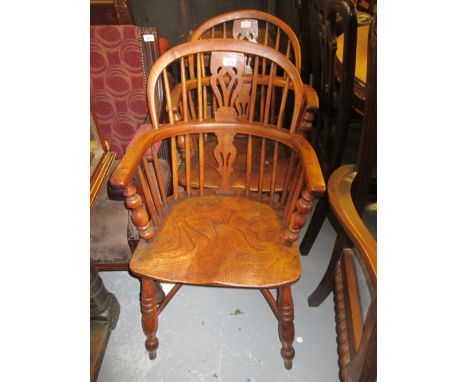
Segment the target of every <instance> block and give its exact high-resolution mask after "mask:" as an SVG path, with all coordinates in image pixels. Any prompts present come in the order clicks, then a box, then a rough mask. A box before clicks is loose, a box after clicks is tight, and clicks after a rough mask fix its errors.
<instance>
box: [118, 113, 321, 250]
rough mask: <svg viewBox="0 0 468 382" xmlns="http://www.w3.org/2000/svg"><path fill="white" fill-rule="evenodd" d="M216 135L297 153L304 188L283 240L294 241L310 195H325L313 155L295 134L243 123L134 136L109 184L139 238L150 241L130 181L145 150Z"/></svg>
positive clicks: (206, 124)
mask: <svg viewBox="0 0 468 382" xmlns="http://www.w3.org/2000/svg"><path fill="white" fill-rule="evenodd" d="M216 132H224V133H233V134H235V133H238V134H252V135H255V136H259V137H265V138H267V139H272V140H275V141H278V142H281V143H283V144H285V145H287V146H289V147H291V148H292V149H293V150H294V151H295V152H296V153H297V155H298V157H299V159H300V161H301V165H302V168H303V169H304V182H305V187H304V189H303V191H302V194H301V198H300V199H299V200H298V201H297V202H296V211H295V212H294V213H293V215H292V217H291V220H290V227H291V229H290V230H291V231H292V233H291V234H290V235H289V236H288V238H287V240H286V241H288V242H289V243H292V242H293V241H294V240H297V236H298V235H299V234H298V230H299V231H300V229H301V228H302V227H303V226H304V224H305V216H306V215H307V214H308V213H309V212H310V210H311V209H312V206H313V199H312V198H313V196H312V195H315V196H317V195H321V194H323V193H324V192H325V181H324V179H323V175H322V171H321V169H320V165H319V161H318V159H317V155H316V154H315V151H314V149H313V148H312V146H311V145H310V143H308V142H307V141H306V139H305V138H304V137H302V136H301V135H299V134H294V133H293V134H291V133H289V132H288V131H287V130H284V129H273V128H271V127H266V126H261V125H259V124H252V123H247V122H243V123H241V122H236V123H231V122H187V123H184V122H180V123H178V124H177V125H162V126H160V128H159V129H158V130H156V129H154V130H149V131H147V132H145V133H143V134H142V135H141V136H140V137H138V139H137V140H136V141H135V142H134V143H133V144H132V146H131V147H130V148H129V149H128V150H127V152H126V153H125V155H124V157H123V158H122V160H121V161H120V163H119V164H118V166H117V168H116V169H115V171H114V173H113V174H112V177H111V180H110V183H111V185H112V186H113V187H118V188H123V189H125V190H126V191H125V196H126V204H127V207H128V208H130V209H132V218H134V222H135V225H137V227H138V229H139V231H140V234H141V235H142V237H143V238H145V239H147V240H150V239H151V237H152V235H153V233H152V231H151V228H150V226H149V225H148V216H147V214H146V211H145V210H144V209H143V207H142V201H141V197H140V196H139V195H137V194H136V192H135V187H134V185H133V183H132V178H133V176H134V174H135V172H136V171H137V169H138V166H139V163H140V161H141V159H142V158H143V156H144V155H145V153H146V152H147V150H148V149H149V148H150V147H151V145H152V144H154V143H155V142H158V141H161V140H163V139H166V138H170V137H173V136H179V135H184V134H195V133H216ZM135 195H136V196H135ZM135 219H136V220H135ZM296 233H297V235H296Z"/></svg>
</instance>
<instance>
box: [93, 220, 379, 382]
mask: <svg viewBox="0 0 468 382" xmlns="http://www.w3.org/2000/svg"><path fill="white" fill-rule="evenodd" d="M375 215H376V214H375V213H367V216H366V220H367V221H368V224H369V225H370V226H371V230H372V231H374V232H375V231H376V216H375ZM334 240H335V232H334V230H333V228H332V227H331V225H330V223H329V222H328V221H326V222H325V225H324V226H323V228H322V230H321V232H320V234H319V236H318V239H317V241H316V243H315V244H314V246H313V248H312V250H311V252H310V254H309V255H308V256H302V257H301V261H302V277H301V279H300V280H299V281H298V283H296V284H295V285H294V286H293V288H292V290H293V297H294V308H295V320H294V323H295V336H296V340H295V341H294V348H295V350H296V355H295V358H294V360H293V368H292V370H286V369H285V368H284V366H283V360H282V358H281V355H280V348H281V343H280V340H279V337H278V324H277V321H276V319H275V317H274V315H273V313H272V312H271V310H270V307H269V306H268V304H267V302H266V301H265V299H264V298H263V296H262V294H261V293H260V291H258V290H247V289H232V288H215V287H196V286H184V287H182V289H181V290H180V291H179V292H178V293H177V294H176V295H175V297H174V298H173V299H172V301H171V302H170V304H169V305H168V306H167V307H166V308H165V310H164V312H163V313H162V315H161V316H160V319H159V329H158V338H159V348H158V355H157V359H156V360H154V361H150V360H149V358H148V356H147V352H146V349H145V346H144V342H145V336H144V334H143V330H142V326H141V313H140V303H139V291H140V284H139V281H138V279H136V278H134V277H132V276H131V275H130V274H129V273H127V272H101V273H100V274H101V276H102V279H103V281H104V284H105V285H106V287H107V289H108V290H109V291H110V292H111V293H114V294H115V295H116V297H117V299H118V301H119V303H120V317H119V321H118V323H117V327H116V328H115V329H114V331H113V332H112V333H111V336H110V339H109V344H108V346H107V351H106V353H105V356H104V359H103V362H102V366H101V371H100V374H99V378H98V382H120V381H122V382H123V381H138V382H146V381H161V382H164V381H165V382H178V381H200V382H202V381H218V382H221V381H222V382H258V381H266V382H276V381H304V382H306V381H307V382H309V381H310V382H315V381H316V382H334V381H338V364H337V359H338V357H337V351H336V334H335V321H334V310H333V297H332V295H330V296H328V298H327V299H326V300H325V302H324V303H323V304H322V305H321V306H320V307H318V308H310V307H309V306H308V305H307V297H308V295H309V294H310V293H311V292H312V291H313V290H314V288H315V287H316V286H317V285H318V283H319V281H320V279H321V277H322V276H323V274H324V271H325V269H326V266H327V264H328V261H329V258H330V255H331V253H332V249H333V243H334ZM272 293H273V295H274V296H276V292H275V291H272Z"/></svg>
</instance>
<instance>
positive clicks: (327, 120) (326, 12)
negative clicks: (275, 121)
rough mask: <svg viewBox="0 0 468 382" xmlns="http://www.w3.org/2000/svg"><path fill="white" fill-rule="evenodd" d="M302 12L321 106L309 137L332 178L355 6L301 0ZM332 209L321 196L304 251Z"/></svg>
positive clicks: (339, 149)
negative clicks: (340, 41) (338, 64)
mask: <svg viewBox="0 0 468 382" xmlns="http://www.w3.org/2000/svg"><path fill="white" fill-rule="evenodd" d="M302 14H303V18H302V21H303V29H304V37H305V41H306V45H305V49H308V48H309V50H310V52H309V53H308V54H309V62H310V66H309V70H310V72H311V74H312V79H313V82H312V86H313V87H314V89H317V92H318V94H319V99H320V109H319V112H318V115H317V118H316V122H315V123H314V131H313V132H312V134H311V135H310V139H311V142H312V144H313V146H314V148H315V149H316V151H317V154H318V156H319V160H320V165H321V166H322V170H323V173H324V177H325V179H328V177H329V176H330V174H331V173H332V172H333V171H334V170H335V169H336V168H338V167H339V166H340V165H341V161H342V159H343V152H344V148H345V143H346V136H347V131H348V127H349V122H350V115H351V103H352V99H353V84H354V71H355V63H356V30H357V17H356V10H355V6H354V4H353V2H352V1H351V0H308V1H304V3H303V4H302ZM338 19H339V20H340V25H341V27H342V29H343V31H344V32H343V35H344V49H343V52H344V53H343V56H344V57H343V65H342V68H341V74H340V78H341V82H340V83H339V87H338V86H336V85H337V82H336V80H335V61H336V59H335V56H336V48H337V47H336V39H337V33H338V31H337V22H338ZM335 99H336V102H335ZM335 105H336V106H335ZM335 107H336V110H335ZM328 211H329V205H328V200H327V199H326V198H322V199H321V200H320V201H319V203H318V205H317V208H316V209H315V211H314V214H313V215H312V219H311V221H310V223H309V226H308V228H307V232H306V234H305V236H304V239H303V240H302V243H301V245H300V251H301V254H302V255H307V254H308V253H309V251H310V249H311V248H312V245H313V243H314V242H315V239H316V238H317V236H318V233H319V232H320V229H321V227H322V225H323V223H324V221H325V219H326V217H327V214H328Z"/></svg>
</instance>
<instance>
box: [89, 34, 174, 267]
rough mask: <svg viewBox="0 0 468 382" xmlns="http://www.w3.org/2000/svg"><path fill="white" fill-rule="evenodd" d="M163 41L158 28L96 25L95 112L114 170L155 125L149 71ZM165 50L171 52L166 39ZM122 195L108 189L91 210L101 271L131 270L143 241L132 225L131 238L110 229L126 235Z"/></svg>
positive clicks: (95, 254)
mask: <svg viewBox="0 0 468 382" xmlns="http://www.w3.org/2000/svg"><path fill="white" fill-rule="evenodd" d="M158 42H159V39H158V34H157V31H156V29H155V28H153V27H137V26H135V25H96V26H91V41H90V50H91V54H90V58H91V60H90V61H91V62H90V72H91V89H90V90H91V97H90V98H91V109H92V111H93V116H94V122H95V124H96V127H97V130H98V131H99V133H100V136H101V137H102V139H103V140H105V141H107V142H108V144H109V146H110V150H111V151H113V152H115V153H116V157H117V160H116V163H115V164H114V166H113V167H115V166H116V165H117V163H118V162H119V158H120V157H122V155H123V153H124V152H125V150H126V149H127V147H128V145H129V144H130V143H131V141H132V139H133V138H134V137H137V136H139V135H140V134H141V133H142V132H143V131H146V130H148V129H152V125H151V124H150V123H149V124H145V122H146V118H147V115H148V106H147V103H146V73H149V70H150V69H151V67H152V65H153V63H154V62H155V61H156V59H157V58H158V57H159V55H160V49H159V44H158ZM164 46H165V47H166V49H167V40H166V42H165V43H164ZM148 120H149V119H148ZM167 155H168V152H167V150H164V148H159V152H158V157H160V159H159V164H160V167H161V169H162V172H163V181H164V183H165V184H169V183H170V180H169V179H170V174H169V167H168V165H167V162H165V160H164V159H167ZM112 170H113V169H111V172H110V173H112ZM119 191H120V190H114V189H112V188H108V192H107V193H106V192H105V187H103V190H101V192H100V194H99V195H98V198H97V201H96V203H95V206H94V208H93V209H92V212H91V259H92V261H93V264H94V265H95V267H96V269H97V270H98V271H100V270H127V269H128V261H129V259H130V257H131V250H130V247H129V243H130V245H131V246H133V245H132V244H135V241H137V240H138V235H136V236H135V235H134V232H133V231H135V230H132V228H133V227H132V225H131V224H130V226H129V227H128V231H129V233H128V235H125V234H123V235H122V236H121V237H117V236H116V235H115V234H112V231H109V230H110V229H111V228H112V229H114V228H115V227H116V226H122V232H123V233H124V232H125V229H126V227H127V225H128V212H127V210H126V209H125V208H124V207H123V206H122V205H121V203H117V205H118V206H119V207H121V208H118V207H116V202H115V201H114V200H110V199H109V197H110V198H111V199H119V196H121V195H120V194H121V192H119ZM108 194H109V197H108Z"/></svg>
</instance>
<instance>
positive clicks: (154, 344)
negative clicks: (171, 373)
mask: <svg viewBox="0 0 468 382" xmlns="http://www.w3.org/2000/svg"><path fill="white" fill-rule="evenodd" d="M154 284H155V281H154V280H151V279H147V278H143V279H142V280H141V313H142V322H143V331H144V332H145V334H146V342H145V347H146V350H148V353H149V358H150V359H155V358H156V349H157V348H158V345H159V341H158V338H157V337H156V332H157V330H158V310H157V309H158V307H157V302H156V287H155V285H154Z"/></svg>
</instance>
